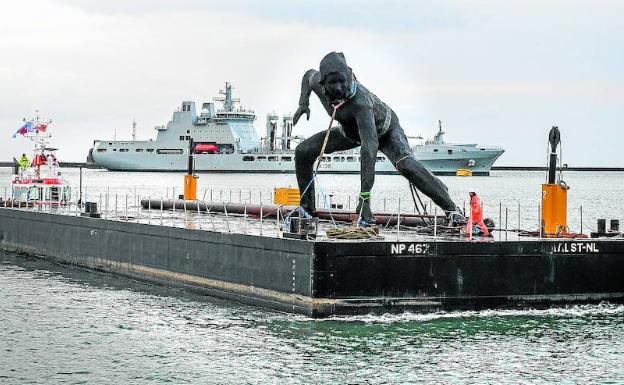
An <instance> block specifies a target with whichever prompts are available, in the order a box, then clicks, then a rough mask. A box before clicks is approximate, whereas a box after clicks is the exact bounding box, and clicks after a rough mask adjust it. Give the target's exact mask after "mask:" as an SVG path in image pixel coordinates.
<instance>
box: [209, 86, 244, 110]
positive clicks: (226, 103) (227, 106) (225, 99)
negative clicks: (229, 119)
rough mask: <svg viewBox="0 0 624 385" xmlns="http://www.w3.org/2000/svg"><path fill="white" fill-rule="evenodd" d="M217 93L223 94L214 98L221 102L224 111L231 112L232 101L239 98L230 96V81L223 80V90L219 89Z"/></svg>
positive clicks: (232, 107) (234, 101) (236, 101)
mask: <svg viewBox="0 0 624 385" xmlns="http://www.w3.org/2000/svg"><path fill="white" fill-rule="evenodd" d="M219 93H220V94H221V95H223V96H217V97H216V98H214V100H215V101H216V102H222V103H223V110H224V111H226V112H231V111H232V110H233V109H234V103H238V102H240V99H239V98H233V97H232V84H231V83H230V82H225V91H224V90H219Z"/></svg>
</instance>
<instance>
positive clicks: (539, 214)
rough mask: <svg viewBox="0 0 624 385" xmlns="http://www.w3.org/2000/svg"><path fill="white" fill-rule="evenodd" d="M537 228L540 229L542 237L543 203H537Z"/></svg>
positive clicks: (540, 236)
mask: <svg viewBox="0 0 624 385" xmlns="http://www.w3.org/2000/svg"><path fill="white" fill-rule="evenodd" d="M537 228H538V230H539V238H542V205H541V204H538V205H537Z"/></svg>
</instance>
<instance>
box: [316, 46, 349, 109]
mask: <svg viewBox="0 0 624 385" xmlns="http://www.w3.org/2000/svg"><path fill="white" fill-rule="evenodd" d="M320 73H321V80H320V83H321V85H322V86H323V88H324V89H325V93H326V94H327V95H328V96H329V97H330V98H331V99H332V100H342V99H346V98H347V95H348V94H349V91H350V90H351V83H352V82H353V72H352V71H351V68H350V67H349V66H348V65H347V61H346V60H345V57H344V55H343V54H342V52H331V53H329V54H327V55H325V57H324V58H323V60H321V65H320Z"/></svg>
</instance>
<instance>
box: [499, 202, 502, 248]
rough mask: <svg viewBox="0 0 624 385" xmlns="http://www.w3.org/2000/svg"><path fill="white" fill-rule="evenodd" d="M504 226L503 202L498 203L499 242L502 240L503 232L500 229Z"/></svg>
mask: <svg viewBox="0 0 624 385" xmlns="http://www.w3.org/2000/svg"><path fill="white" fill-rule="evenodd" d="M502 225H503V203H502V202H498V229H499V231H498V240H499V241H500V240H501V236H502V234H501V231H500V229H501V228H502Z"/></svg>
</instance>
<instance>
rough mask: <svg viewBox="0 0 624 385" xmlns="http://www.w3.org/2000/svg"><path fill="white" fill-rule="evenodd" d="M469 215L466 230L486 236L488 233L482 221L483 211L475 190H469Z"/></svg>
mask: <svg viewBox="0 0 624 385" xmlns="http://www.w3.org/2000/svg"><path fill="white" fill-rule="evenodd" d="M468 195H470V212H471V213H470V216H469V217H468V225H467V228H468V231H470V230H471V229H472V231H473V232H474V233H475V234H477V235H483V236H484V237H487V236H488V235H490V232H489V231H488V229H487V227H486V226H485V223H483V212H482V211H481V199H479V196H478V195H477V193H476V192H474V191H470V192H469V193H468Z"/></svg>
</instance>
